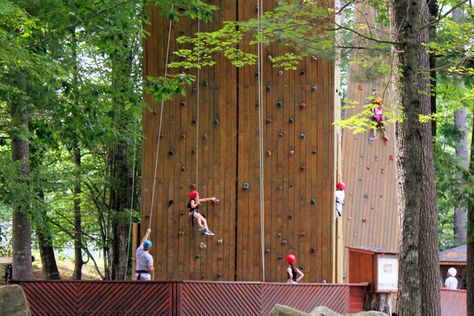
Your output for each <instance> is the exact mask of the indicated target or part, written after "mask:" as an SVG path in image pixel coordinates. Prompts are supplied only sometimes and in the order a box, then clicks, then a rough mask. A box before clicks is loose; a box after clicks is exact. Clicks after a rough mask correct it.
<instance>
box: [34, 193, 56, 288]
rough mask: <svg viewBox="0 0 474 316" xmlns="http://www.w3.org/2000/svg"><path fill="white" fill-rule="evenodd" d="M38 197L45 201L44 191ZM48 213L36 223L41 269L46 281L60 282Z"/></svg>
mask: <svg viewBox="0 0 474 316" xmlns="http://www.w3.org/2000/svg"><path fill="white" fill-rule="evenodd" d="M38 196H39V197H40V198H41V199H42V200H44V193H43V191H40V192H38ZM46 216H47V215H46V211H44V210H43V211H42V214H41V217H40V218H41V222H40V223H36V239H37V240H38V248H39V251H40V256H41V267H42V270H43V276H44V278H45V279H46V280H60V279H61V277H60V275H59V271H58V266H57V264H56V257H55V255H54V248H53V239H52V237H51V232H50V231H49V229H48V228H49V227H48V225H49V224H48V222H47V218H46Z"/></svg>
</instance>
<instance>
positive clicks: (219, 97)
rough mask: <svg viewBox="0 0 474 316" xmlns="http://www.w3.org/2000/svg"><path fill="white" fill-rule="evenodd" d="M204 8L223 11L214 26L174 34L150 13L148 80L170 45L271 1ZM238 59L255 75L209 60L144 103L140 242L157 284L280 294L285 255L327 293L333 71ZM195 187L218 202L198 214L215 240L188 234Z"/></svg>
mask: <svg viewBox="0 0 474 316" xmlns="http://www.w3.org/2000/svg"><path fill="white" fill-rule="evenodd" d="M210 2H211V3H213V4H215V5H217V6H218V7H219V10H218V11H217V12H216V13H215V14H214V16H213V19H212V21H211V22H210V23H202V22H201V23H198V22H197V21H191V20H189V19H186V18H182V19H181V20H180V22H179V23H177V24H170V22H169V21H168V20H167V19H166V18H165V17H163V16H160V15H159V14H158V9H157V8H152V10H151V12H150V20H151V24H150V25H148V26H147V31H148V32H149V36H148V37H147V38H146V39H145V51H144V53H145V67H144V72H145V77H147V76H161V75H163V74H164V73H165V71H169V70H166V60H167V57H166V56H167V55H168V54H167V52H168V49H167V48H168V46H169V51H174V50H176V49H177V48H178V47H177V44H176V38H177V37H178V36H180V35H188V36H189V35H192V34H194V33H196V32H197V31H198V29H199V30H201V31H211V30H216V29H218V28H219V27H221V26H222V23H223V22H224V21H227V20H247V19H250V18H257V17H258V14H259V13H261V12H263V11H268V10H272V9H273V8H274V7H275V5H276V2H277V1H273V0H272V1H262V0H252V1H251V0H234V1H217V0H215V1H210ZM168 39H169V42H168ZM168 43H169V44H168ZM241 48H243V49H244V50H246V51H250V52H254V53H257V52H258V56H259V63H258V64H257V65H254V66H247V67H243V68H241V69H236V68H234V67H233V66H232V65H231V64H230V63H229V62H228V61H226V60H225V59H224V57H223V56H217V57H216V58H217V65H216V66H215V67H213V68H204V69H202V70H201V71H199V73H196V71H194V72H193V74H194V75H196V76H197V78H198V80H196V81H195V82H194V83H193V85H192V87H190V88H189V89H188V90H187V91H186V95H185V96H176V97H174V98H173V99H172V100H171V101H168V102H164V103H163V104H157V103H155V102H153V100H152V99H151V98H150V97H149V96H145V98H146V101H147V103H148V104H149V105H150V108H149V109H146V110H145V111H144V119H143V125H144V127H143V133H144V141H143V166H142V175H143V176H142V205H141V206H142V213H141V218H142V228H141V231H142V234H143V232H144V230H146V227H148V226H151V228H152V240H153V241H154V244H153V248H152V254H153V255H154V257H155V261H156V263H155V265H156V272H155V279H158V280H177V279H193V280H230V281H233V280H239V281H240V280H246V281H277V282H281V281H285V280H286V266H287V265H286V263H285V262H284V258H285V257H286V255H287V254H288V253H293V254H295V255H296V257H297V265H298V266H299V267H300V268H301V269H302V270H303V272H304V273H305V282H320V281H322V280H327V281H329V282H330V281H333V278H334V270H335V262H334V257H333V252H334V249H333V246H334V237H333V235H334V228H333V227H334V187H335V164H336V157H335V156H336V151H335V148H336V147H335V131H334V127H333V125H332V123H333V121H334V112H335V111H334V98H335V92H334V91H335V87H334V73H335V72H334V63H333V62H331V61H327V60H323V59H321V58H319V57H318V56H313V57H308V58H306V59H305V60H304V61H303V62H302V63H301V64H300V65H299V67H298V70H296V71H283V70H281V69H275V68H272V65H271V62H270V59H271V56H276V55H278V54H280V53H282V52H284V48H282V47H280V46H276V45H274V46H270V47H257V46H256V45H250V44H246V43H244V44H243V45H242V46H241ZM173 58H175V57H174V56H173V55H171V54H170V55H169V60H170V61H172V60H173ZM162 109H163V110H162ZM160 130H161V132H160ZM192 186H197V189H198V190H199V192H200V193H201V196H202V197H208V196H217V197H218V198H219V199H220V202H219V203H217V204H212V203H204V204H203V205H202V207H201V210H202V211H203V213H204V214H205V215H206V217H207V220H208V223H209V226H210V228H211V230H212V231H213V232H214V233H215V236H213V237H207V236H204V235H202V234H201V233H200V232H199V231H198V230H197V227H192V225H191V223H190V219H189V216H188V209H187V204H188V200H189V198H188V193H189V191H190V190H191V187H192Z"/></svg>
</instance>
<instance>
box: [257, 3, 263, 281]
mask: <svg viewBox="0 0 474 316" xmlns="http://www.w3.org/2000/svg"><path fill="white" fill-rule="evenodd" d="M257 7H258V11H257V20H258V35H260V34H261V32H262V24H261V20H260V17H261V15H262V11H263V0H257ZM262 56H263V44H262V43H261V41H260V40H259V41H258V44H257V72H258V136H259V149H260V153H259V163H260V164H259V166H260V168H259V169H260V174H259V181H260V248H261V249H260V250H261V256H262V282H265V196H264V192H265V189H264V185H265V183H264V175H265V173H264V171H265V170H264V163H263V162H264V160H263V150H264V147H263V65H262V63H263V60H262Z"/></svg>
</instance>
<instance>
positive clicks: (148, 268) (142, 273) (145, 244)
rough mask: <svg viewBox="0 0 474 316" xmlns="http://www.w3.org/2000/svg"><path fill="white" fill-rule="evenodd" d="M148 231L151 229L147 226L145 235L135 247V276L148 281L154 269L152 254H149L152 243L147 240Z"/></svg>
mask: <svg viewBox="0 0 474 316" xmlns="http://www.w3.org/2000/svg"><path fill="white" fill-rule="evenodd" d="M150 233H151V229H150V228H148V230H147V231H146V234H145V236H143V238H142V241H141V243H140V246H139V247H138V248H137V253H136V261H137V264H136V271H135V276H136V277H137V280H139V281H150V280H151V274H152V273H153V271H154V270H155V267H154V266H153V256H152V255H151V254H150V249H151V245H152V243H151V240H148V237H150Z"/></svg>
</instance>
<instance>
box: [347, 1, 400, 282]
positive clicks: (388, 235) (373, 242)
mask: <svg viewBox="0 0 474 316" xmlns="http://www.w3.org/2000/svg"><path fill="white" fill-rule="evenodd" d="M357 6H358V8H357V10H355V19H356V23H361V24H366V23H369V25H371V27H370V30H371V32H376V30H375V28H374V27H373V26H374V25H375V23H374V16H373V13H372V11H371V8H370V6H368V5H364V4H362V3H359V4H358V5H357ZM364 29H366V30H367V29H368V28H364ZM355 54H356V56H355V57H356V58H357V52H355ZM387 81H388V76H385V77H384V76H383V75H378V76H377V79H374V80H367V76H365V75H364V74H363V72H362V70H361V68H360V67H359V66H358V65H354V64H353V65H352V66H351V67H350V70H349V86H348V97H347V98H348V99H349V100H352V101H356V102H357V103H358V105H357V106H356V107H355V108H353V109H347V110H345V113H344V117H345V118H347V117H350V116H352V115H354V114H356V113H358V112H360V111H361V108H362V106H363V105H364V104H365V102H366V100H367V99H368V98H369V97H373V96H378V97H381V98H383V99H384V104H383V105H384V107H385V108H386V111H388V110H389V108H390V106H392V104H391V102H390V89H389V87H388V85H387ZM385 126H386V130H387V136H388V138H389V141H388V142H387V143H385V144H384V142H383V140H382V136H381V134H377V138H376V140H375V141H374V143H373V144H371V145H370V144H369V142H368V140H369V136H370V135H371V132H370V131H367V132H365V133H360V134H352V132H351V131H350V130H344V131H343V145H342V165H343V168H342V169H343V177H342V179H343V180H344V182H345V183H346V185H347V187H346V192H345V193H346V199H345V204H344V208H343V221H344V231H345V233H344V239H345V245H346V246H347V247H368V248H381V249H385V250H397V249H398V231H399V225H398V216H397V196H396V176H395V165H396V163H395V160H394V159H395V152H394V150H395V149H394V125H393V124H390V123H385ZM346 254H347V251H346ZM346 259H347V256H346ZM344 270H345V275H346V277H347V260H345V269H344ZM346 280H347V279H346Z"/></svg>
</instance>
